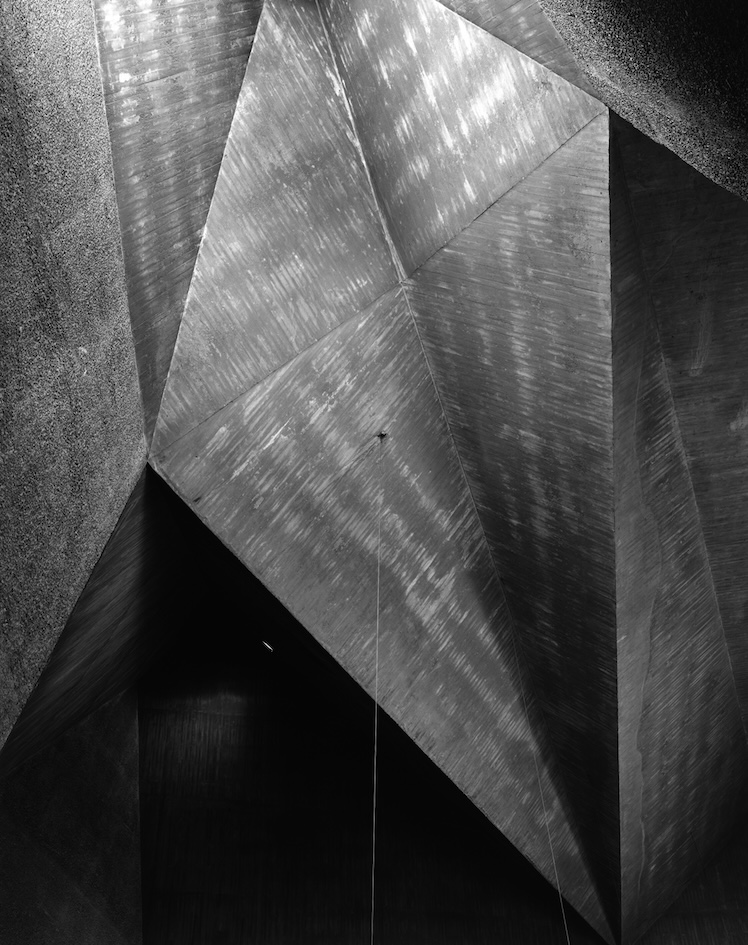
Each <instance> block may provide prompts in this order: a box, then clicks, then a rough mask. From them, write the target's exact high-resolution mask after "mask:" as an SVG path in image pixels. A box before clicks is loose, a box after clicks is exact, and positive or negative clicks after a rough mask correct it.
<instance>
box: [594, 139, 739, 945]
mask: <svg viewBox="0 0 748 945" xmlns="http://www.w3.org/2000/svg"><path fill="white" fill-rule="evenodd" d="M611 213H612V216H611V228H612V237H613V240H612V246H613V250H612V286H611V288H612V297H613V309H614V323H613V358H614V427H615V447H614V449H615V466H616V509H615V510H616V525H615V527H616V591H617V601H616V609H617V621H618V633H617V648H618V673H619V706H618V710H619V721H618V725H619V772H620V801H619V803H620V811H621V813H620V823H621V851H622V854H621V937H622V941H623V942H632V941H634V940H636V939H637V938H638V937H639V936H640V935H641V934H643V932H644V931H645V930H646V929H647V928H648V927H649V926H650V925H651V924H652V923H653V922H654V921H655V920H656V919H657V918H658V917H659V916H660V915H661V914H662V913H663V912H664V910H665V909H666V908H667V907H668V906H669V905H670V904H671V902H672V901H673V900H674V899H675V898H676V897H677V896H678V894H679V893H680V892H681V891H682V889H683V888H684V887H685V885H686V884H687V883H688V882H689V881H690V880H691V879H692V878H693V877H694V876H695V874H696V873H697V872H698V871H699V870H700V869H701V868H702V867H703V861H704V859H705V858H708V857H709V856H710V855H711V854H713V853H714V852H715V851H716V850H717V848H718V847H719V845H720V843H721V842H723V839H724V837H725V836H726V834H727V832H729V830H730V829H732V826H733V825H734V824H735V823H736V822H737V820H738V818H739V816H740V812H741V810H742V806H743V803H742V798H743V797H744V792H745V790H746V788H747V787H748V750H747V749H746V739H745V730H744V727H743V719H742V716H741V713H740V706H739V702H738V698H737V692H736V690H735V681H734V675H733V671H732V667H731V664H730V659H729V650H728V647H727V643H726V640H725V635H724V628H723V624H722V617H721V613H720V610H719V603H718V600H717V597H716V594H715V590H714V582H713V576H712V573H711V565H710V562H709V558H708V554H707V548H706V544H705V542H704V538H703V530H702V523H701V517H700V514H699V509H698V506H697V502H696V496H695V493H694V489H693V482H692V479H691V475H690V470H689V467H688V462H687V457H686V453H685V450H684V447H683V442H682V437H681V435H680V428H679V423H678V416H677V412H676V409H675V404H674V401H673V396H672V390H671V387H670V381H669V377H668V372H667V368H666V364H665V359H664V355H663V351H662V345H661V341H660V337H659V330H658V326H657V322H656V319H655V314H654V310H653V305H652V300H651V291H650V287H649V284H648V280H647V275H646V269H645V267H644V265H643V262H642V258H641V241H640V237H639V235H638V233H637V231H636V222H635V217H634V214H633V212H632V209H631V206H630V193H629V189H628V184H627V181H626V177H625V173H624V167H623V162H622V160H621V156H620V153H619V149H618V146H617V142H616V140H615V126H614V134H613V142H612V147H611ZM716 719H719V723H718V724H717V722H716Z"/></svg>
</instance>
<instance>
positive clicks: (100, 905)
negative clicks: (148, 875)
mask: <svg viewBox="0 0 748 945" xmlns="http://www.w3.org/2000/svg"><path fill="white" fill-rule="evenodd" d="M140 901H141V897H140V826H139V806H138V729H137V701H136V699H135V696H134V694H133V693H132V692H130V693H127V694H125V695H124V696H120V697H119V698H117V699H114V700H113V701H112V702H109V703H107V704H106V705H105V706H103V707H102V708H100V709H99V710H98V711H97V712H95V713H94V714H93V715H90V716H88V718H86V719H84V720H83V721H82V722H80V723H79V724H78V725H77V726H75V727H74V728H72V729H70V730H69V731H68V732H67V733H66V734H65V735H63V736H62V737H61V738H60V739H59V740H58V741H57V742H56V743H55V744H54V745H52V746H51V747H49V748H48V749H46V750H45V751H43V752H40V753H39V754H38V755H37V756H36V757H35V758H34V759H33V760H32V761H30V762H28V763H27V764H26V765H24V766H23V767H22V768H21V769H19V770H18V771H17V772H16V773H15V774H14V775H13V776H12V777H10V778H7V779H4V780H2V781H0V942H2V943H3V945H139V943H140V942H141V941H142V932H141V907H140Z"/></svg>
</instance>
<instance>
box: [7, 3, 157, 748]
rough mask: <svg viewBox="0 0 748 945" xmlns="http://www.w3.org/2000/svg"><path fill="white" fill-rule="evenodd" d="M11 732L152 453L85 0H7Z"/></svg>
mask: <svg viewBox="0 0 748 945" xmlns="http://www.w3.org/2000/svg"><path fill="white" fill-rule="evenodd" d="M0 324H2V345H1V346H0V378H2V387H3V396H2V400H1V401H0V402H1V403H2V408H1V410H2V413H1V416H0V562H1V567H0V745H2V744H3V742H4V741H5V739H6V737H7V735H8V732H9V731H10V729H11V727H12V724H13V722H14V720H15V719H16V717H17V716H18V714H19V712H20V710H21V708H22V707H23V704H24V702H25V700H26V698H27V696H28V694H29V692H30V690H31V688H32V687H33V685H34V683H35V681H36V679H37V677H38V675H39V672H40V671H41V669H42V667H43V666H44V663H45V662H46V660H47V657H48V656H49V653H50V652H51V650H52V647H53V645H54V643H55V640H56V639H57V636H58V635H59V633H60V631H61V630H62V628H63V626H64V624H65V621H66V620H67V617H68V615H69V614H70V611H71V610H72V607H73V605H74V603H75V601H76V599H77V597H78V595H79V593H80V591H81V590H82V588H83V586H84V584H85V582H86V580H87V578H88V576H89V574H90V572H91V569H92V567H93V565H94V564H95V562H96V560H97V559H98V557H99V554H100V553H101V550H102V549H103V547H104V544H105V543H106V541H107V539H108V537H109V535H110V533H111V530H112V528H113V526H114V524H115V522H116V520H117V518H118V516H119V514H120V512H121V510H122V508H123V506H124V504H125V501H126V499H127V497H128V495H129V494H130V492H131V490H132V487H133V484H134V483H135V481H136V479H137V477H138V475H139V474H140V472H141V470H142V468H143V464H144V461H145V443H144V439H143V432H142V430H143V425H142V423H143V421H142V408H141V403H140V394H139V389H138V378H137V371H136V367H135V358H134V353H133V345H132V339H131V334H130V324H129V315H128V309H127V294H126V287H125V278H124V268H123V263H122V249H121V243H120V233H119V221H118V217H117V208H116V203H115V195H114V183H113V175H112V170H111V155H110V149H109V137H108V131H107V124H106V116H105V111H104V102H103V94H102V89H101V78H100V72H99V63H98V55H97V49H96V33H95V27H94V19H93V12H92V9H91V5H90V3H89V2H88V0H25V2H23V3H12V2H8V0H0Z"/></svg>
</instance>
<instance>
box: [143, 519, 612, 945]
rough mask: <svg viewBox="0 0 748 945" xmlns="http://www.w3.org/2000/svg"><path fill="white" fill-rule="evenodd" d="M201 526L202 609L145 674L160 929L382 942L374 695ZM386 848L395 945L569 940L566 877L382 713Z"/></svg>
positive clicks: (152, 879)
mask: <svg viewBox="0 0 748 945" xmlns="http://www.w3.org/2000/svg"><path fill="white" fill-rule="evenodd" d="M200 528H201V530H202V531H203V534H202V535H201V536H200V539H199V541H198V542H196V546H195V550H196V552H197V551H198V549H199V556H200V560H201V575H202V578H201V585H200V588H199V594H198V595H197V596H196V598H194V599H193V607H192V610H191V614H190V619H189V620H188V621H187V622H186V623H185V624H184V625H183V627H182V631H181V634H180V640H179V646H178V647H175V648H174V649H173V650H172V651H171V652H170V653H169V654H168V656H166V657H165V659H164V660H163V662H162V664H161V665H159V666H158V667H156V668H154V670H153V671H152V672H151V673H149V674H148V675H147V676H146V677H145V678H144V679H143V680H142V682H141V685H140V703H139V719H140V745H141V816H142V864H143V882H144V887H143V903H144V943H145V945H156V943H159V945H160V943H162V942H164V941H180V942H181V941H188V940H189V937H188V936H189V934H190V933H189V930H190V929H198V930H199V936H198V939H199V940H200V941H206V942H207V941H210V942H225V943H234V942H240V941H241V942H244V941H262V942H263V943H278V945H280V943H287V942H295V941H303V942H305V943H308V945H314V943H319V945H323V943H324V945H336V943H339V945H348V943H350V942H354V941H367V940H368V935H369V922H370V903H371V885H370V884H371V852H372V845H371V825H372V760H373V703H372V701H371V699H370V698H369V697H368V696H367V695H366V694H365V693H364V691H363V690H362V689H361V688H360V687H359V686H357V685H356V684H355V683H354V682H353V681H352V679H351V678H350V677H349V676H348V675H347V674H346V672H345V671H344V670H343V669H341V668H340V667H339V666H338V665H337V663H336V662H335V661H333V660H332V658H331V657H329V655H328V654H327V653H326V652H325V651H324V650H323V649H322V648H321V647H320V646H319V645H318V644H317V643H316V642H315V641H314V640H313V639H312V638H311V636H310V635H309V634H308V633H307V632H306V631H305V630H304V629H303V628H302V627H301V625H300V624H298V623H297V622H296V621H295V620H293V618H291V617H290V615H289V614H288V612H287V611H286V610H285V609H284V608H283V607H282V605H281V604H280V603H279V602H278V601H277V600H276V599H275V598H274V597H273V596H272V595H271V594H270V593H269V592H268V591H267V590H265V589H264V588H263V587H262V585H261V584H260V583H259V582H258V581H257V580H256V579H255V578H253V577H252V575H250V574H249V572H247V571H246V570H245V569H244V568H243V567H242V566H241V565H240V564H239V562H237V560H236V559H235V558H234V557H233V556H232V555H231V554H230V553H229V552H228V551H227V550H226V549H225V548H224V547H223V546H222V545H221V543H220V542H219V541H218V540H217V539H216V538H214V537H213V536H212V535H210V533H209V532H208V530H207V529H202V526H200ZM376 863H377V866H376V882H375V903H376V909H375V915H376V919H375V932H376V934H375V941H376V942H377V943H379V945H385V943H386V945H441V943H444V945H452V943H454V942H457V941H459V942H462V943H468V945H483V943H485V945H488V943H494V942H497V941H506V942H522V943H524V945H532V943H538V945H540V943H543V945H552V943H556V942H558V943H559V945H561V943H562V942H564V941H565V935H564V929H563V923H562V916H561V909H560V905H559V899H558V895H557V893H556V892H555V891H554V890H553V889H552V888H551V887H550V886H549V885H548V883H546V882H545V880H543V879H542V877H540V875H539V874H538V873H537V872H536V871H535V870H534V868H533V867H532V866H530V864H529V863H528V862H527V861H526V860H525V859H524V858H523V857H522V856H521V855H520V854H519V853H518V852H517V851H516V850H515V849H514V848H513V847H512V845H511V844H509V843H508V841H506V840H505V839H504V838H503V837H502V836H501V835H500V834H499V833H498V832H497V831H496V830H495V828H494V827H493V826H492V825H491V824H490V823H489V822H488V821H487V820H486V819H485V818H484V817H483V816H482V815H481V814H480V813H479V812H478V810H477V809H476V808H475V807H474V806H473V804H472V803H471V802H470V801H469V800H468V799H467V798H466V797H465V796H464V795H463V794H462V793H461V792H460V791H459V790H458V789H457V788H456V787H455V786H454V785H453V784H452V783H451V782H450V781H449V779H448V778H446V777H445V776H444V775H443V774H442V773H441V772H440V771H439V770H438V769H437V768H436V766H435V765H434V764H433V763H432V762H431V761H429V759H428V758H427V757H426V756H425V755H424V754H423V753H422V752H421V751H420V750H419V749H418V748H417V747H416V746H415V745H414V744H413V743H412V741H411V740H410V739H409V738H408V737H407V735H405V734H404V733H403V732H402V731H401V730H400V729H399V728H398V727H397V726H396V725H395V724H394V723H393V722H392V721H391V720H390V719H388V718H387V717H386V716H385V715H384V714H380V728H379V745H378V794H377V858H376ZM566 911H567V919H568V921H569V927H570V932H571V937H572V942H574V943H578V945H582V943H589V945H593V943H597V942H601V941H602V939H600V938H599V937H598V936H597V935H596V933H594V932H593V931H592V930H591V929H589V928H588V927H587V925H586V924H585V923H584V922H583V921H582V920H581V919H579V918H578V917H577V916H576V914H575V913H573V911H572V910H571V909H570V908H569V907H568V906H567V909H566ZM193 934H194V933H193Z"/></svg>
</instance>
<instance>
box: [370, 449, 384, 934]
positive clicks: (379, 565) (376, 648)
mask: <svg viewBox="0 0 748 945" xmlns="http://www.w3.org/2000/svg"><path fill="white" fill-rule="evenodd" d="M386 436H387V434H386V433H378V434H377V438H378V440H379V449H378V450H377V471H378V477H377V478H378V486H379V488H378V492H379V503H378V506H379V507H378V509H377V618H376V629H375V632H374V778H373V781H374V787H373V793H372V804H371V807H372V810H371V938H370V945H374V905H375V897H374V894H375V890H376V884H375V874H376V863H377V753H378V750H379V701H378V700H379V589H380V587H381V573H382V509H383V508H384V479H383V478H382V450H383V447H384V440H385V437H386Z"/></svg>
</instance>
